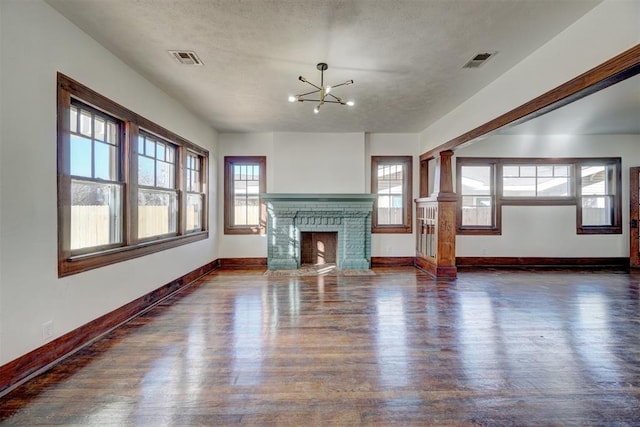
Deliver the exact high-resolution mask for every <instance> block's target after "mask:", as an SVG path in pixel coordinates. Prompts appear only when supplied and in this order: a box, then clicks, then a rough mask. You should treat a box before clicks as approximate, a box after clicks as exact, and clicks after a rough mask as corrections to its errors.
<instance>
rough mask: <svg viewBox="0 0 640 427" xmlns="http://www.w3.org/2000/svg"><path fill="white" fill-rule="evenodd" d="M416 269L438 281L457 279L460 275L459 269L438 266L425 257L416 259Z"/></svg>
mask: <svg viewBox="0 0 640 427" xmlns="http://www.w3.org/2000/svg"><path fill="white" fill-rule="evenodd" d="M415 267H416V268H418V269H420V270H423V271H425V272H427V273H429V274H430V275H432V276H434V277H435V278H436V279H455V278H456V277H457V274H458V273H457V272H458V269H457V267H451V266H438V265H436V264H433V263H431V262H429V260H427V259H426V258H423V257H416V263H415Z"/></svg>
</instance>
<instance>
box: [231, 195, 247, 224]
mask: <svg viewBox="0 0 640 427" xmlns="http://www.w3.org/2000/svg"><path fill="white" fill-rule="evenodd" d="M233 206H234V213H233V225H249V223H248V222H247V198H246V197H245V196H244V194H243V195H241V196H237V195H236V196H235V197H234V198H233Z"/></svg>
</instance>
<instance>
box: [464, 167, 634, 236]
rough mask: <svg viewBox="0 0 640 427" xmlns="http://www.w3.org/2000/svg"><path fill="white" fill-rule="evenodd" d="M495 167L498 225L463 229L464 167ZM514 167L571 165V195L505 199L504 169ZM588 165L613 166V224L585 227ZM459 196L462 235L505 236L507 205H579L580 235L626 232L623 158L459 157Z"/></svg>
mask: <svg viewBox="0 0 640 427" xmlns="http://www.w3.org/2000/svg"><path fill="white" fill-rule="evenodd" d="M472 165H473V166H480V165H487V166H492V167H493V168H494V169H493V173H494V177H495V179H494V180H493V185H494V186H495V190H494V192H493V194H495V204H494V206H495V212H494V218H495V221H496V224H495V226H494V227H492V228H491V229H488V228H487V227H482V226H478V227H473V226H468V225H467V226H464V227H463V226H462V224H461V223H462V195H461V187H462V180H461V179H460V177H461V171H462V166H472ZM505 165H506V166H512V165H518V166H521V165H535V166H540V165H569V166H570V167H571V170H570V172H569V174H570V184H569V186H570V192H571V193H570V195H569V196H559V197H537V196H533V197H504V196H503V173H502V170H503V167H504V166H505ZM584 165H603V166H608V167H612V171H611V173H610V175H611V176H610V177H609V179H610V182H611V183H610V185H611V186H613V187H614V188H615V190H614V191H615V192H614V194H613V203H612V209H613V213H612V225H608V226H603V225H594V226H591V225H582V203H581V202H582V195H581V194H580V191H581V176H580V173H579V170H580V168H581V167H582V166H584ZM456 193H457V194H458V206H457V215H456V233H457V234H460V235H499V234H502V207H503V206H575V207H576V234H621V233H622V161H621V158H620V157H594V158H581V157H566V158H544V157H531V158H528V157H515V158H514V157H508V158H507V157H505V158H494V157H492V158H488V157H458V158H456Z"/></svg>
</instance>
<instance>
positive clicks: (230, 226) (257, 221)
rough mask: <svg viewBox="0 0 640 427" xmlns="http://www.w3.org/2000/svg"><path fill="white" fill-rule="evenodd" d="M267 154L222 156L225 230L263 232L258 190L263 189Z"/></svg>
mask: <svg viewBox="0 0 640 427" xmlns="http://www.w3.org/2000/svg"><path fill="white" fill-rule="evenodd" d="M266 165H267V160H266V157H263V156H262V157H231V156H226V157H225V158H224V188H225V193H224V205H225V209H224V213H225V215H224V232H225V233H226V234H260V233H264V230H265V224H266V221H267V219H266V209H265V207H264V204H263V203H262V200H261V198H260V193H264V192H265V191H266Z"/></svg>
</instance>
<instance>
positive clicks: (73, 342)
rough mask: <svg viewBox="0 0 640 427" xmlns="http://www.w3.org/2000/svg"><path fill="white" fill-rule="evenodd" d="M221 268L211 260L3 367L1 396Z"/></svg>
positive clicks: (0, 384)
mask: <svg viewBox="0 0 640 427" xmlns="http://www.w3.org/2000/svg"><path fill="white" fill-rule="evenodd" d="M219 266H220V263H219V260H214V261H211V262H209V263H207V264H205V265H203V266H202V267H199V268H196V269H195V270H193V271H190V272H189V273H187V274H185V275H183V276H181V277H179V278H177V279H175V280H173V281H171V282H169V283H167V284H166V285H163V286H161V287H159V288H157V289H155V290H153V291H151V292H149V293H147V294H146V295H143V296H141V297H140V298H137V299H135V300H133V301H131V302H129V303H127V304H125V305H123V306H122V307H120V308H117V309H115V310H113V311H112V312H110V313H107V314H105V315H104V316H100V317H98V318H97V319H94V320H92V321H90V322H89V323H86V324H84V325H82V326H80V327H79V328H76V329H74V330H73V331H70V332H67V333H66V334H64V335H62V336H61V337H59V338H56V339H54V340H53V341H51V342H49V343H47V344H45V345H43V346H41V347H38V348H36V349H35V350H33V351H31V352H29V353H27V354H25V355H23V356H20V357H18V358H17V359H14V360H13V361H11V362H9V363H7V364H5V365H3V366H0V397H2V396H4V395H5V394H7V393H9V392H10V391H11V390H13V389H14V388H16V387H18V386H19V385H21V384H23V383H24V382H26V381H27V380H29V379H31V378H32V377H34V376H36V375H39V374H41V373H42V372H44V371H46V370H48V369H50V368H51V367H53V366H54V365H55V364H57V363H59V362H60V361H62V360H63V359H65V358H66V357H69V356H70V355H72V354H73V353H75V352H76V351H78V350H80V349H81V348H83V347H84V346H86V345H88V344H90V343H91V342H93V341H95V340H96V339H98V338H100V337H102V336H103V335H105V334H107V333H109V332H111V331H112V330H114V329H116V328H117V327H119V326H120V325H122V324H123V323H125V322H127V321H129V320H131V319H133V318H135V317H136V316H139V315H140V314H142V313H144V312H145V311H147V310H149V309H151V308H152V307H154V306H155V305H157V304H158V303H160V302H161V301H162V300H164V299H166V298H168V297H170V296H171V295H174V294H176V293H178V292H181V291H183V290H184V289H186V288H187V287H189V286H191V285H193V284H195V283H196V282H195V281H196V280H197V279H198V278H200V277H202V276H204V275H205V274H207V273H210V272H211V271H214V270H216V269H218V268H219Z"/></svg>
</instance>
